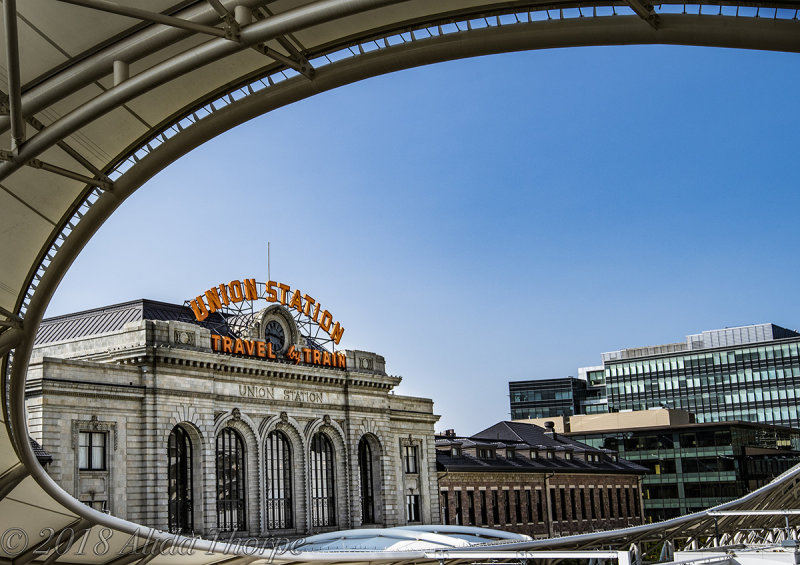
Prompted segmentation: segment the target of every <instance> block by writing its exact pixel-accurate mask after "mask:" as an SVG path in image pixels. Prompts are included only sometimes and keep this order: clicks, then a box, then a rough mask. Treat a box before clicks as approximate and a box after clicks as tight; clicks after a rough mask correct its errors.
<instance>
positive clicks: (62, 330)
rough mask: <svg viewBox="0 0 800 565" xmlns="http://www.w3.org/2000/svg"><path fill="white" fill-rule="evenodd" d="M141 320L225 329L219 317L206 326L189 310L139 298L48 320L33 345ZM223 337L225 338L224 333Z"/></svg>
mask: <svg viewBox="0 0 800 565" xmlns="http://www.w3.org/2000/svg"><path fill="white" fill-rule="evenodd" d="M140 320H175V321H179V322H190V323H195V324H198V325H200V326H203V327H213V328H214V329H215V331H217V333H220V332H219V331H218V330H219V327H218V326H220V325H222V326H223V327H224V326H225V320H224V319H223V318H222V316H220V315H219V313H214V314H212V315H211V316H209V318H208V320H206V321H205V322H202V323H198V322H197V321H196V320H195V317H194V313H192V309H191V308H189V307H188V306H182V305H178V304H169V303H167V302H158V301H156V300H147V299H144V298H141V299H139V300H132V301H130V302H123V303H121V304H114V305H112V306H104V307H102V308H94V309H92V310H84V311H83V312H74V313H72V314H65V315H63V316H56V317H54V318H47V319H45V320H43V321H42V323H41V325H40V326H39V331H38V332H37V333H36V340H35V341H34V345H39V344H43V343H52V342H55V341H64V340H68V339H77V338H81V337H86V336H90V335H97V334H101V333H106V332H114V331H119V330H121V329H122V328H123V327H125V324H127V323H128V322H138V321H140ZM223 335H227V332H226V333H223Z"/></svg>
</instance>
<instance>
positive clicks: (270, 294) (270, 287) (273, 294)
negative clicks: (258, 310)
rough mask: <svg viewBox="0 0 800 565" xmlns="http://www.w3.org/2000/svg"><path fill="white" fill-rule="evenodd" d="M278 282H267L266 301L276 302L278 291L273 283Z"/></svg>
mask: <svg viewBox="0 0 800 565" xmlns="http://www.w3.org/2000/svg"><path fill="white" fill-rule="evenodd" d="M276 284H278V283H276V282H275V281H269V282H268V283H267V302H277V301H278V292H277V291H276V290H275V285H276Z"/></svg>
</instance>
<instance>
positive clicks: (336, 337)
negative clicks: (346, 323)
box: [331, 322, 344, 345]
mask: <svg viewBox="0 0 800 565" xmlns="http://www.w3.org/2000/svg"><path fill="white" fill-rule="evenodd" d="M343 333H344V328H343V327H342V326H340V325H339V322H336V324H334V326H333V329H332V330H331V339H333V341H334V342H336V345H339V341H340V340H341V339H342V334H343Z"/></svg>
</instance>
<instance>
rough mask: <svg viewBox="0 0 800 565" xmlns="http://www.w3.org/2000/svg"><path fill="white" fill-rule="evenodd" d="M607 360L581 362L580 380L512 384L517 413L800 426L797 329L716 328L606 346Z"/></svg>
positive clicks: (528, 416)
mask: <svg viewBox="0 0 800 565" xmlns="http://www.w3.org/2000/svg"><path fill="white" fill-rule="evenodd" d="M602 359H603V365H602V366H600V367H588V368H585V369H580V370H579V377H581V378H579V379H572V378H570V379H548V380H539V381H524V382H512V383H509V389H510V391H511V403H510V407H511V416H512V419H531V418H533V419H535V418H548V417H554V416H558V415H561V414H558V413H556V412H561V413H562V414H564V415H572V414H598V413H603V412H624V411H631V410H649V409H653V408H674V409H680V410H686V411H688V412H690V413H692V414H694V416H695V419H696V421H697V422H698V423H704V422H722V421H748V422H761V423H766V424H773V425H778V426H790V427H797V428H800V411H799V410H798V402H799V401H800V333H798V332H796V331H792V330H787V329H785V328H781V327H779V326H776V325H774V324H759V325H752V326H742V327H736V328H726V329H722V330H711V331H705V332H702V333H700V334H695V335H689V336H687V337H686V340H685V341H683V342H678V343H670V344H665V345H655V346H648V347H636V348H629V349H622V350H619V351H613V352H610V353H603V354H602ZM564 381H569V385H568V386H566V385H565V382H564ZM576 381H577V382H576ZM527 391H534V393H535V395H536V396H535V398H541V399H545V398H548V399H555V398H556V397H557V396H559V395H560V396H563V397H564V398H565V399H567V400H563V401H555V400H550V403H551V404H552V405H553V406H557V409H554V410H553V409H550V408H548V407H547V406H546V402H540V403H531V402H529V401H528V400H527V398H529V397H530V394H529V393H528V392H527ZM559 402H560V404H559Z"/></svg>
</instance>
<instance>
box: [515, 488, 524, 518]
mask: <svg viewBox="0 0 800 565" xmlns="http://www.w3.org/2000/svg"><path fill="white" fill-rule="evenodd" d="M514 520H515V521H516V522H517V523H520V522H522V496H521V493H520V492H519V489H514Z"/></svg>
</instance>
